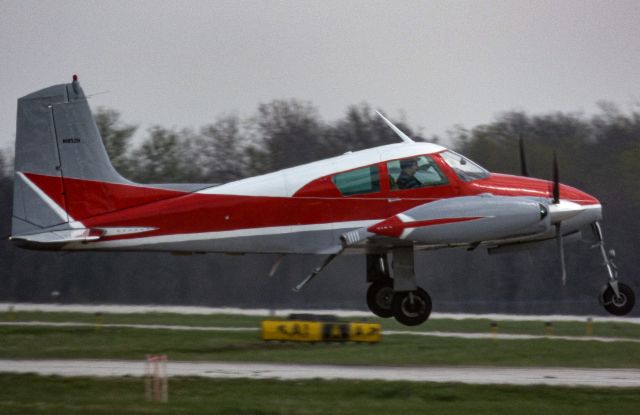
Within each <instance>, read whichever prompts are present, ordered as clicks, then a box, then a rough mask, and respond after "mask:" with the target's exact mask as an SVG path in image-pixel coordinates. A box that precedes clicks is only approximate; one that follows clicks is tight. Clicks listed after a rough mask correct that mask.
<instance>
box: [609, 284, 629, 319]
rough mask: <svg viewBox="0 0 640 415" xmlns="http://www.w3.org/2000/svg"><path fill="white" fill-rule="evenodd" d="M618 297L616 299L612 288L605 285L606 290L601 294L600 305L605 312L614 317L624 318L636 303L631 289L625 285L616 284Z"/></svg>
mask: <svg viewBox="0 0 640 415" xmlns="http://www.w3.org/2000/svg"><path fill="white" fill-rule="evenodd" d="M618 290H619V291H620V297H617V298H616V295H615V293H614V292H613V288H611V286H610V285H608V284H607V288H606V289H605V290H604V292H603V293H602V305H603V306H604V308H605V310H607V311H608V312H609V313H611V314H613V315H614V316H624V315H626V314H629V312H630V311H631V310H632V309H633V306H634V305H635V303H636V296H635V294H634V293H633V290H632V289H631V287H629V286H628V285H626V284H622V283H618Z"/></svg>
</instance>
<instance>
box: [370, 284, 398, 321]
mask: <svg viewBox="0 0 640 415" xmlns="http://www.w3.org/2000/svg"><path fill="white" fill-rule="evenodd" d="M394 294H395V293H394V291H393V280H391V279H390V278H388V279H385V280H380V281H376V282H374V283H373V284H371V285H370V286H369V289H368V290H367V305H368V306H369V310H371V312H372V313H373V314H375V315H376V316H378V317H382V318H388V317H392V316H393V311H391V302H392V301H393V296H394Z"/></svg>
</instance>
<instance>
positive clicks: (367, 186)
mask: <svg viewBox="0 0 640 415" xmlns="http://www.w3.org/2000/svg"><path fill="white" fill-rule="evenodd" d="M333 183H334V184H335V185H336V187H337V188H338V190H340V193H342V195H343V196H351V195H359V194H364V193H373V192H379V191H380V174H379V173H378V166H369V167H364V168H362V169H356V170H351V171H347V172H344V173H338V174H336V175H334V176H333Z"/></svg>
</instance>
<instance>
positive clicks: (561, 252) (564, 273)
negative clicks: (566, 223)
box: [556, 223, 567, 286]
mask: <svg viewBox="0 0 640 415" xmlns="http://www.w3.org/2000/svg"><path fill="white" fill-rule="evenodd" d="M556 243H557V245H558V256H559V257H560V267H561V269H562V285H563V286H566V285H567V266H566V263H565V261H564V241H563V240H562V226H561V225H560V223H558V224H556Z"/></svg>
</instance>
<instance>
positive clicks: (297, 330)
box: [278, 323, 309, 338]
mask: <svg viewBox="0 0 640 415" xmlns="http://www.w3.org/2000/svg"><path fill="white" fill-rule="evenodd" d="M278 331H279V332H280V333H282V334H284V335H285V336H289V337H302V338H306V337H309V325H307V324H300V323H294V324H292V325H289V327H287V325H285V324H280V325H279V326H278Z"/></svg>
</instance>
